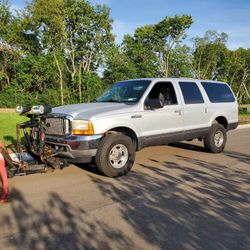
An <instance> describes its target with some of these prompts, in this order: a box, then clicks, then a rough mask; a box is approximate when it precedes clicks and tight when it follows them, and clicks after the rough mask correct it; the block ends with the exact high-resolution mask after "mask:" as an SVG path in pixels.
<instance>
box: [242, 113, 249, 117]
mask: <svg viewBox="0 0 250 250" xmlns="http://www.w3.org/2000/svg"><path fill="white" fill-rule="evenodd" d="M239 116H241V117H250V113H249V114H239Z"/></svg>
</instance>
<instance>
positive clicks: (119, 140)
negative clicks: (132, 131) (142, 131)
mask: <svg viewBox="0 0 250 250" xmlns="http://www.w3.org/2000/svg"><path fill="white" fill-rule="evenodd" d="M134 160H135V148H134V145H133V142H132V140H131V139H130V138H129V137H128V136H126V135H123V134H108V135H107V136H105V137H104V138H103V139H102V140H101V142H100V144H99V146H98V150H97V154H96V156H95V163H96V166H97V168H98V170H99V171H100V172H102V173H103V174H104V175H106V176H109V177H118V176H122V175H125V174H127V173H128V172H129V171H130V169H131V168H132V166H133V164H134Z"/></svg>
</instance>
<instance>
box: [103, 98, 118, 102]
mask: <svg viewBox="0 0 250 250" xmlns="http://www.w3.org/2000/svg"><path fill="white" fill-rule="evenodd" d="M104 102H118V103H120V101H118V100H116V99H113V98H110V99H108V100H105V101H104Z"/></svg>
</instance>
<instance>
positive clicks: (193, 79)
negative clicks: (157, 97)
mask: <svg viewBox="0 0 250 250" xmlns="http://www.w3.org/2000/svg"><path fill="white" fill-rule="evenodd" d="M135 80H150V81H173V80H181V81H203V82H216V83H225V82H222V81H216V80H209V79H197V78H185V77H180V78H178V77H156V78H153V77H151V78H150V77H148V78H136V79H129V80H124V81H135Z"/></svg>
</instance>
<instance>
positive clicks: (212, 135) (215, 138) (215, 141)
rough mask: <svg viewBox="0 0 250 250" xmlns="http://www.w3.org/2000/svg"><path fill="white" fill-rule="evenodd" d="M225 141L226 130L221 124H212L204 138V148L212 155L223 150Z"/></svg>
mask: <svg viewBox="0 0 250 250" xmlns="http://www.w3.org/2000/svg"><path fill="white" fill-rule="evenodd" d="M226 141H227V133H226V129H225V127H224V126H223V125H221V124H213V125H212V127H211V129H210V132H209V134H208V135H207V136H206V137H205V138H204V146H205V148H206V149H207V150H208V151H209V152H212V153H220V152H222V151H223V150H224V148H225V145H226Z"/></svg>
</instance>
